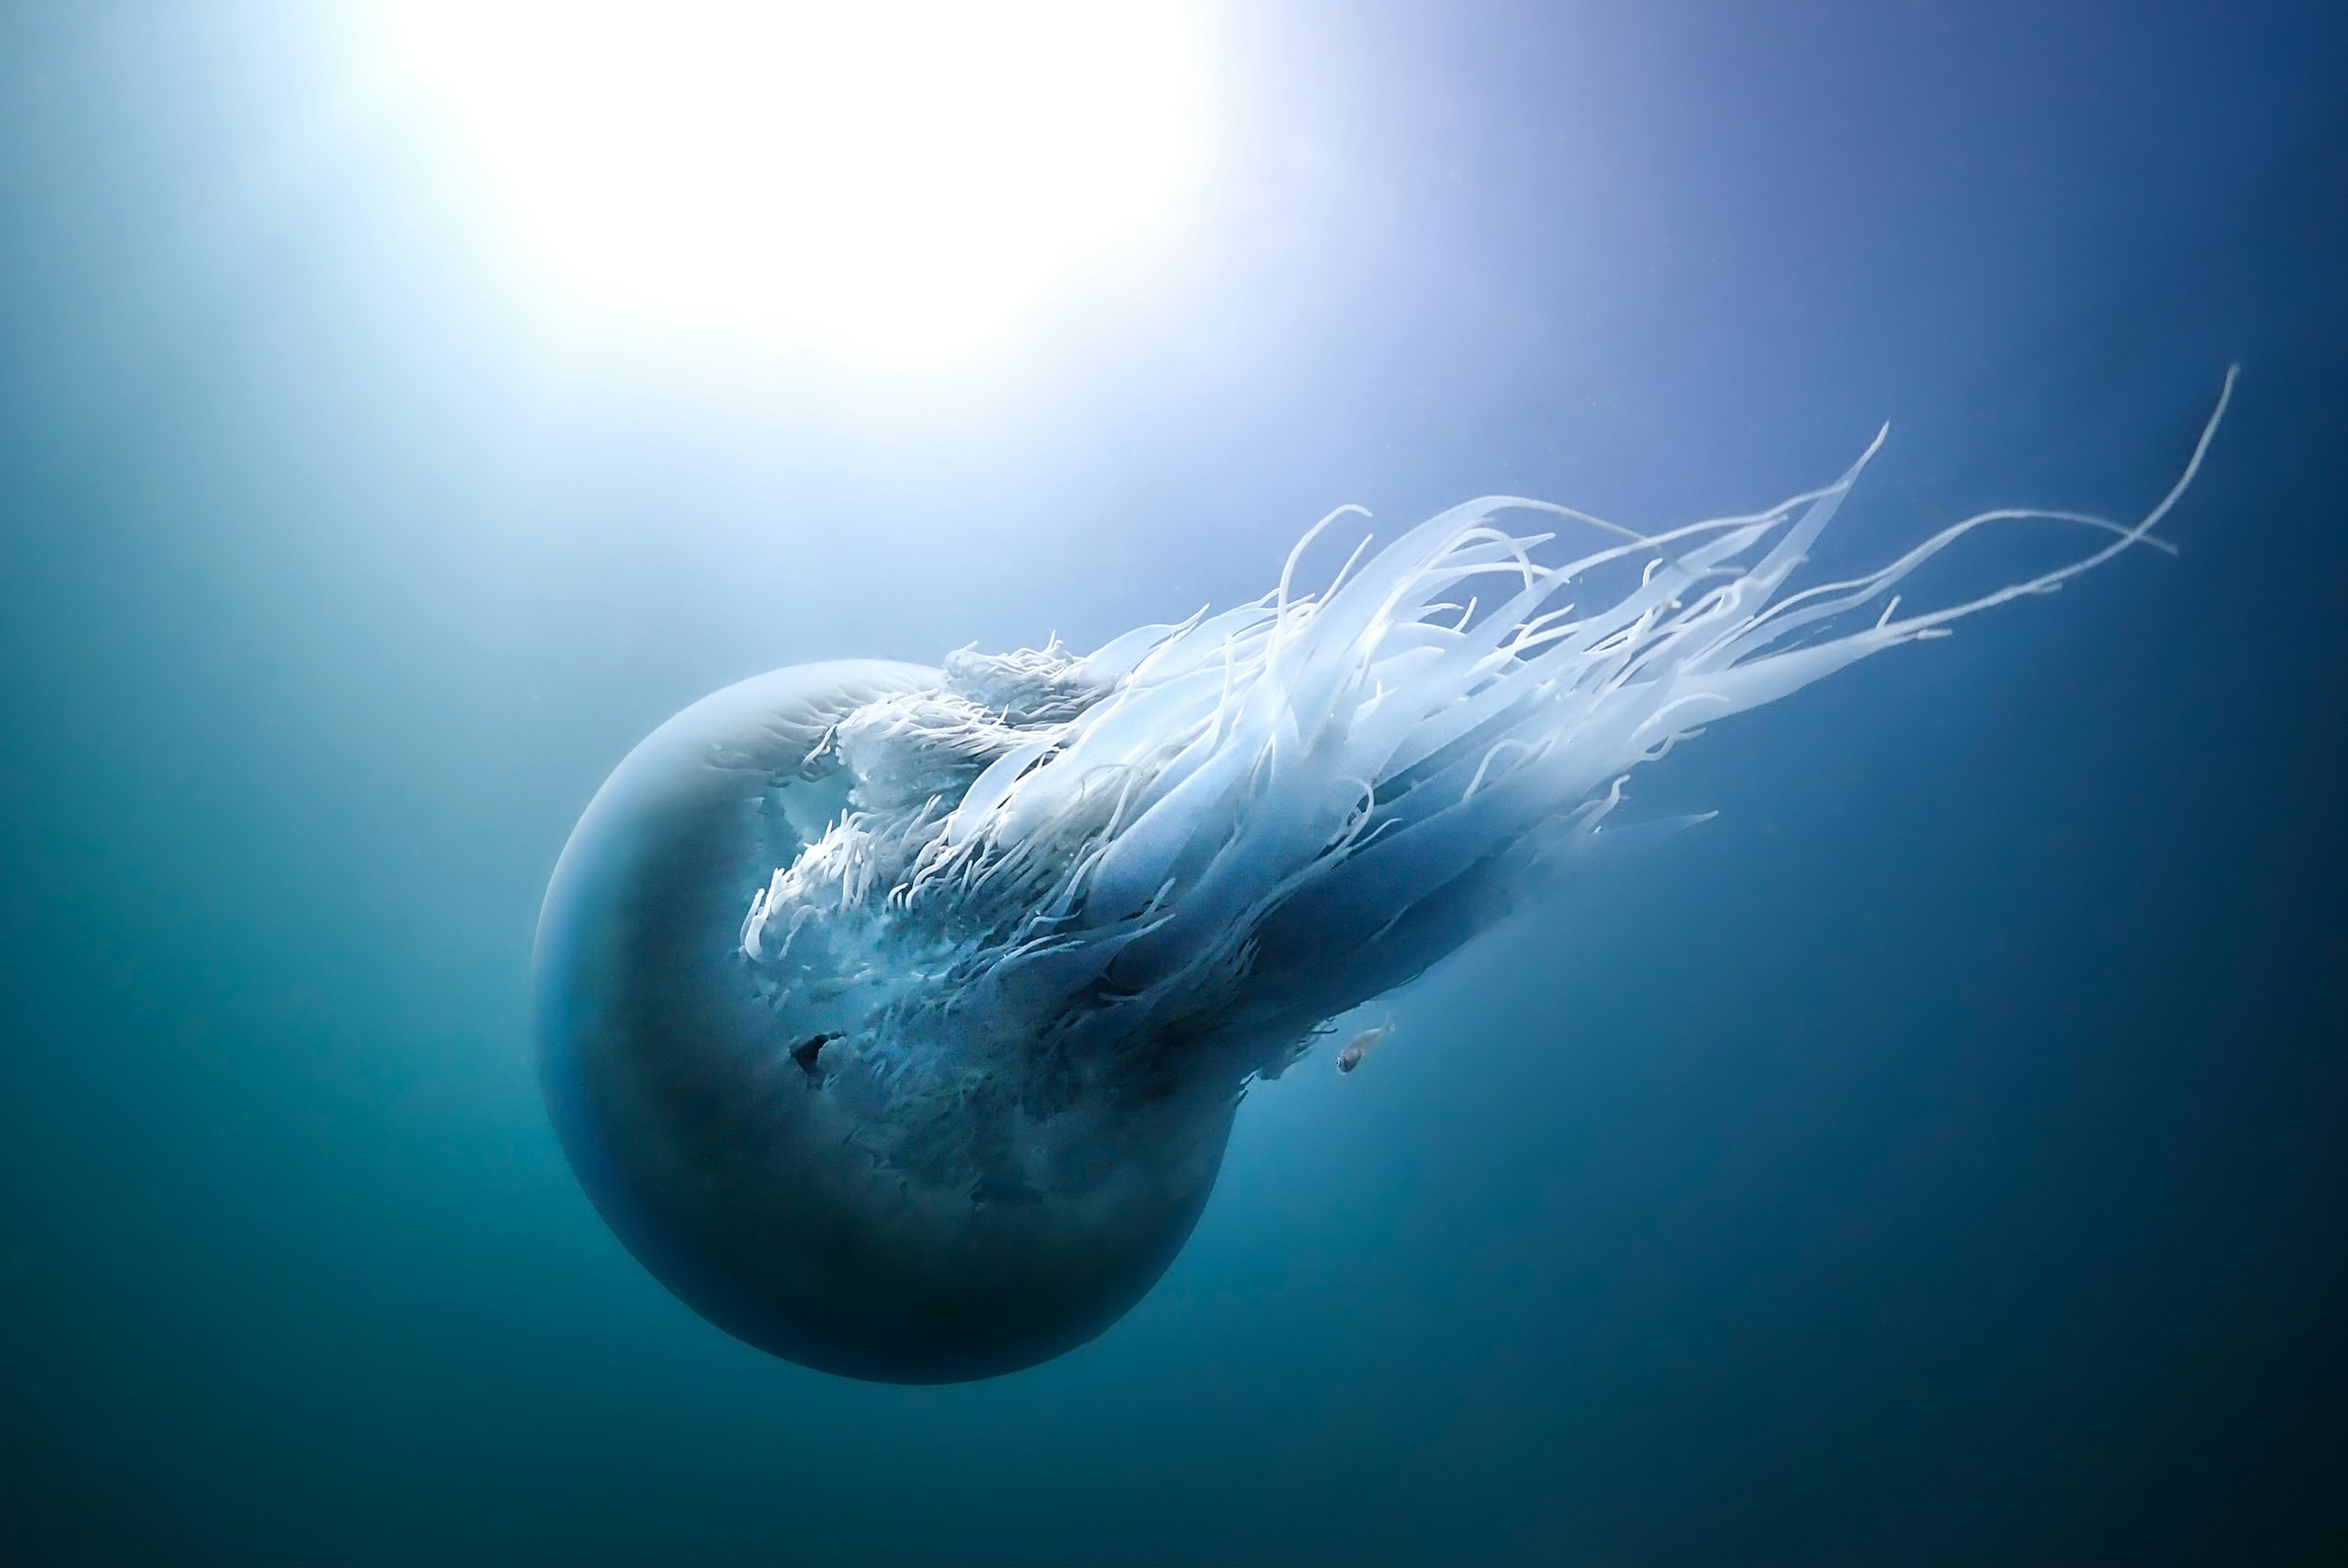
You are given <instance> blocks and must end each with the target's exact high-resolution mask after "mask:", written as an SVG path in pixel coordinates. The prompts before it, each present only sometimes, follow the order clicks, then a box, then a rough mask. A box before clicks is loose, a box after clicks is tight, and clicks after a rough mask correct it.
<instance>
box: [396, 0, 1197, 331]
mask: <svg viewBox="0 0 2348 1568" xmlns="http://www.w3.org/2000/svg"><path fill="white" fill-rule="evenodd" d="M390 15H391V19H392V23H393V34H394V36H395V38H396V42H397V45H398V48H399V52H400V53H401V54H402V55H403V56H405V57H406V59H407V61H408V62H409V63H410V64H411V65H412V66H413V67H415V68H416V70H417V72H419V73H420V75H421V76H422V77H423V78H424V79H425V80H427V82H429V83H431V84H433V85H434V86H435V87H437V88H438V91H439V92H440V93H441V94H442V95H444V96H445V97H447V98H448V101H449V102H450V103H451V104H452V105H453V107H454V108H455V109H456V110H457V112H458V116H459V117H460V118H461V119H462V120H463V121H464V123H465V125H466V126H467V127H468V128H469V130H470V132H471V136H472V138H473V140H474V142H475V144H476V145H477V146H478V148H479V151H480V153H481V154H482V156H483V158H484V159H485V160H486V162H487V164H488V165H489V168H490V169H492V170H493V171H494V173H495V175H496V176H497V178H498V179H499V182H500V183H501V184H502V186H503V187H504V189H505V191H506V194H507V195H508V196H509V197H510V200H512V201H513V203H514V204H515V206H516V208H517V209H518V210H519V211H520V216H521V218H522V220H523V221H524V223H525V225H526V226H527V228H528V229H529V230H530V232H531V233H532V234H533V235H534V236H535V237H536V239H537V241H538V242H539V244H540V245H541V247H542V249H543V251H545V253H546V254H547V256H548V257H549V258H550V259H551V261H553V262H554V264H555V265H556V266H557V267H558V268H559V269H560V270H561V272H563V273H565V274H566V275H568V276H569V277H570V278H571V279H572V281H574V282H576V283H578V284H580V285H581V286H582V287H583V288H585V289H586V290H587V291H588V292H591V293H592V294H596V295H599V296H602V297H604V298H606V299H610V300H613V301H618V302H625V303H627V304H630V305H632V306H634V307H637V308H641V309H649V310H651V311H654V312H655V313H663V314H664V315H668V316H673V317H681V318H687V319H695V318H697V319H701V320H704V321H706V322H711V323H716V324H718V325H720V326H722V327H725V328H726V329H727V330H729V331H731V332H736V333H740V332H745V331H747V332H748V333H752V334H767V335H779V336H782V337H787V338H807V339H813V340H818V341H821V342H825V343H829V344H830V345H831V346H832V347H833V348H835V349H838V350H845V351H847V352H849V353H850V354H859V355H864V356H869V357H874V358H879V359H884V360H898V361H901V360H908V359H921V358H926V357H931V356H934V355H938V354H949V353H952V352H954V351H956V350H958V349H962V348H964V347H967V346H969V345H970V344H972V343H976V342H978V341H980V340H983V339H984V338H986V337H988V336H989V335H991V334H992V333H995V332H996V331H997V330H998V329H999V328H1001V327H1002V326H1003V325H1004V323H1005V322H1007V321H1008V320H1009V319H1011V318H1012V317H1013V316H1014V315H1015V314H1016V313H1019V312H1020V311H1021V310H1022V309H1023V308H1025V306H1026V305H1027V304H1029V303H1030V302H1032V301H1034V300H1035V298H1036V297H1037V296H1038V295H1040V294H1041V293H1042V292H1044V291H1045V289H1047V288H1048V287H1049V286H1050V285H1052V284H1053V283H1054V282H1055V281H1056V280H1057V279H1060V278H1063V277H1065V276H1066V273H1067V272H1069V270H1070V269H1071V268H1073V267H1075V266H1076V265H1078V264H1079V263H1081V262H1083V261H1086V259H1088V258H1092V257H1096V256H1098V255H1099V254H1101V253H1103V252H1105V251H1108V250H1110V249H1112V248H1114V247H1115V246H1117V244H1119V243H1120V242H1122V241H1127V240H1128V239H1130V238H1131V237H1133V236H1134V235H1136V234H1137V233H1140V232H1142V231H1147V230H1148V229H1149V228H1150V226H1151V225H1152V224H1154V223H1158V222H1160V221H1162V220H1166V219H1167V218H1168V217H1169V216H1170V215H1171V213H1172V212H1173V210H1175V209H1176V207H1177V206H1178V205H1179V203H1178V197H1179V194H1180V192H1181V190H1182V189H1183V188H1184V185H1185V183H1186V181H1187V180H1188V179H1189V178H1190V176H1191V174H1192V173H1193V172H1194V169H1195V166H1196V164H1197V161H1198V159H1199V157H1200V142H1201V138H1202V134H1203V119H1204V111H1203V106H1202V102H1201V96H1200V83H1199V77H1198V71H1197V69H1196V65H1197V55H1198V44H1197V39H1196V37H1195V36H1194V35H1195V33H1196V28H1195V26H1194V25H1193V24H1192V21H1191V19H1189V18H1188V17H1187V16H1186V15H1185V14H1184V12H1183V11H1182V10H1180V9H1179V8H1178V7H1177V6H1175V5H1170V4H1168V3H1167V0H1128V3H1126V4H1119V5H1087V4H1084V3H1082V0H1005V3H1004V4H997V5H954V4H951V3H949V0H870V3H867V4H859V5H821V4H814V3H810V0H798V3H790V0H771V3H764V4H752V3H747V0H667V3H665V4H662V5H646V4H644V3H642V0H633V3H627V0H574V3H572V4H561V5H556V4H551V3H549V0H468V3H465V4H453V3H451V0H393V4H392V5H391V7H390Z"/></svg>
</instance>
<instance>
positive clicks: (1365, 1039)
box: [1337, 1015, 1395, 1072]
mask: <svg viewBox="0 0 2348 1568" xmlns="http://www.w3.org/2000/svg"><path fill="white" fill-rule="evenodd" d="M1394 1030H1395V1021H1394V1019H1393V1017H1392V1015H1388V1017H1387V1019H1386V1021H1385V1022H1384V1023H1382V1024H1380V1025H1378V1026H1377V1028H1375V1029H1365V1030H1363V1031H1362V1032H1361V1033H1359V1034H1357V1035H1355V1036H1354V1038H1353V1039H1351V1040H1347V1041H1346V1042H1345V1049H1344V1050H1341V1051H1339V1052H1338V1053H1337V1071H1340V1072H1351V1071H1354V1069H1355V1068H1357V1067H1359V1066H1361V1065H1362V1058H1364V1057H1365V1056H1367V1055H1369V1054H1370V1052H1372V1051H1374V1050H1376V1049H1377V1048H1378V1041H1380V1040H1384V1039H1385V1037H1386V1036H1388V1035H1390V1034H1392V1033H1393V1032H1394Z"/></svg>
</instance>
